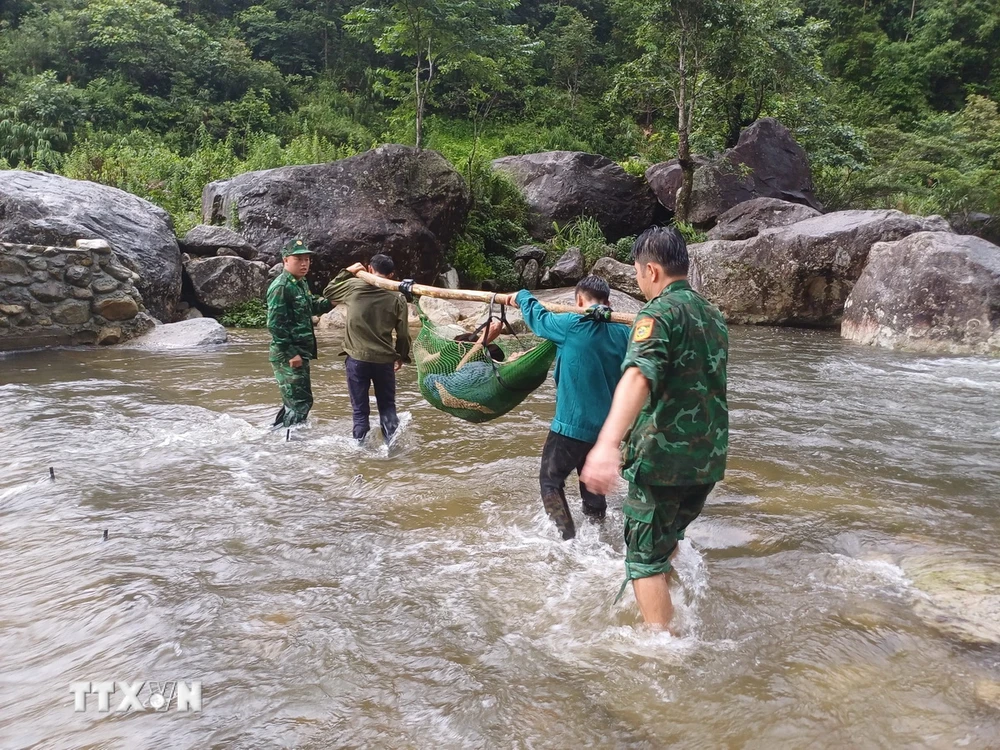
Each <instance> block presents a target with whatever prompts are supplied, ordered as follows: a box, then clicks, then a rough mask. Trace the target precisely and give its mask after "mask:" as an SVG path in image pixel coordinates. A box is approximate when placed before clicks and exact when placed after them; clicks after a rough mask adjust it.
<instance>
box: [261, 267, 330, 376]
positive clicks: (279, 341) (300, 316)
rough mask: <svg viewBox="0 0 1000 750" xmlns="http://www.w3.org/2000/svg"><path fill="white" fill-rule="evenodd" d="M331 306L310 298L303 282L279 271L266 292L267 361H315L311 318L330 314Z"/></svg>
mask: <svg viewBox="0 0 1000 750" xmlns="http://www.w3.org/2000/svg"><path fill="white" fill-rule="evenodd" d="M331 309H332V306H331V305H330V303H329V302H327V301H326V300H325V299H323V298H322V297H320V296H318V295H315V294H312V293H310V291H309V285H308V283H307V282H306V280H305V279H296V278H295V277H294V276H292V275H291V274H290V273H288V271H282V272H281V275H280V276H278V278H276V279H275V280H274V281H272V282H271V286H269V287H268V288H267V328H268V330H269V331H270V332H271V348H270V358H271V359H272V360H274V361H284V362H287V361H288V360H290V359H292V358H294V357H295V356H296V355H300V356H302V357H303V358H304V359H316V354H317V352H316V334H315V332H314V331H313V322H312V319H313V315H322V314H323V313H325V312H329V311H330V310H331Z"/></svg>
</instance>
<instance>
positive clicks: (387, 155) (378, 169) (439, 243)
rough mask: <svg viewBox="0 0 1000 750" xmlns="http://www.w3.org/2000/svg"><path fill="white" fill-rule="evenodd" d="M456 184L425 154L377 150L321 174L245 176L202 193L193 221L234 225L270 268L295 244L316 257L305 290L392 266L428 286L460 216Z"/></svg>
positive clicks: (317, 169)
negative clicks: (344, 274)
mask: <svg viewBox="0 0 1000 750" xmlns="http://www.w3.org/2000/svg"><path fill="white" fill-rule="evenodd" d="M468 205H469V194H468V189H467V187H466V185H465V180H464V179H463V178H462V176H461V175H460V174H459V173H458V172H456V171H455V170H454V169H453V168H452V167H451V165H450V164H448V162H447V161H446V160H445V159H444V157H442V156H441V155H440V154H438V153H437V152H435V151H417V150H416V149H414V148H410V147H409V146H397V145H389V146H381V147H379V148H376V149H373V150H371V151H368V152H366V153H364V154H359V155H357V156H352V157H350V158H349V159H342V160H341V161H336V162H331V163H329V164H313V165H308V166H295V167H281V168H279V169H268V170H265V171H262V172H249V173H247V174H243V175H239V176H238V177H234V178H232V179H230V180H220V181H218V182H213V183H210V184H209V185H207V186H205V189H204V191H203V192H202V219H203V221H204V222H205V223H206V224H222V223H226V222H229V221H231V219H232V218H233V217H236V219H237V221H238V222H239V231H240V234H241V235H242V236H243V237H244V238H245V239H246V240H247V241H248V242H250V244H252V245H254V246H255V247H257V249H258V251H259V253H260V259H261V260H262V261H264V262H266V263H267V264H269V265H270V264H272V263H275V262H277V260H278V259H279V255H280V251H281V247H282V246H283V245H284V244H285V243H286V242H287V241H288V240H290V239H292V238H295V237H300V238H301V239H302V240H303V241H304V242H305V243H306V244H307V245H308V246H309V247H310V249H312V250H314V251H316V253H317V255H316V257H315V258H314V260H313V267H312V269H311V270H310V272H309V280H310V281H311V282H312V286H313V288H314V289H317V290H319V289H321V288H322V287H323V286H324V285H325V284H326V283H327V282H328V281H329V280H330V278H332V276H333V275H334V274H336V273H337V272H338V271H339V270H340V269H342V268H344V267H346V266H349V265H351V264H352V263H354V262H356V261H360V262H363V263H367V262H368V261H369V259H370V258H371V256H373V255H375V254H376V253H386V254H388V255H390V256H392V258H393V260H394V261H395V263H396V272H397V276H399V277H400V278H404V277H412V278H414V279H416V280H417V281H418V282H421V283H424V284H432V283H433V282H434V280H435V279H436V278H437V274H438V272H439V271H440V270H441V268H442V267H443V266H444V258H445V252H446V250H447V248H448V245H449V243H450V242H451V239H452V237H453V236H454V235H455V233H456V232H457V231H458V229H459V228H460V227H461V225H462V223H463V222H464V220H465V215H466V213H467V211H468Z"/></svg>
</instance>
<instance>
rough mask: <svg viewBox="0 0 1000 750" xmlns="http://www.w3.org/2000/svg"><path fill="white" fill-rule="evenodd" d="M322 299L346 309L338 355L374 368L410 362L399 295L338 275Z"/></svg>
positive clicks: (406, 315)
mask: <svg viewBox="0 0 1000 750" xmlns="http://www.w3.org/2000/svg"><path fill="white" fill-rule="evenodd" d="M323 296H324V297H326V298H327V299H328V300H330V302H331V303H333V304H334V305H347V328H346V329H345V330H344V351H343V352H341V354H346V355H347V356H348V357H350V358H351V359H356V360H358V361H359V362H373V363H375V364H388V363H391V362H395V361H396V360H400V361H401V362H409V361H410V328H409V324H410V316H409V311H408V310H407V309H406V300H405V299H403V295H402V294H400V293H399V292H390V291H389V290H388V289H380V288H379V287H377V286H372V285H371V284H369V283H368V282H367V281H364V280H363V279H359V278H357V277H355V276H354V274H352V273H351V272H350V271H341V272H340V273H339V274H337V276H336V277H334V279H333V281H331V282H330V283H329V284H327V286H326V289H324V290H323ZM393 331H395V332H396V342H395V344H393V341H392V333H393Z"/></svg>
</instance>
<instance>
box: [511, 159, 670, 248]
mask: <svg viewBox="0 0 1000 750" xmlns="http://www.w3.org/2000/svg"><path fill="white" fill-rule="evenodd" d="M493 168H494V169H497V170H500V171H502V172H504V173H506V174H508V175H510V177H511V179H512V180H514V182H515V183H516V184H517V186H518V187H519V188H520V189H521V191H522V192H523V193H524V197H525V200H527V202H528V206H529V207H530V208H531V211H532V215H533V218H532V222H531V226H530V231H531V235H532V237H535V238H536V239H547V238H549V237H551V236H552V235H553V233H554V232H553V229H552V224H553V222H556V223H558V224H560V225H563V224H568V223H569V222H571V221H573V220H574V219H578V218H580V217H581V216H592V217H593V218H595V219H596V220H597V222H598V223H599V224H600V225H601V230H602V231H603V232H604V235H605V236H606V237H607V238H608V239H609V240H611V241H612V242H613V241H615V240H618V239H620V238H622V237H627V236H629V235H632V234H638V233H639V232H641V231H642V230H644V229H646V228H647V227H648V226H649V225H650V224H652V223H653V219H654V216H655V212H656V197H655V196H654V195H653V193H652V191H650V189H649V186H648V185H646V183H645V181H643V180H642V179H640V178H638V177H633V176H632V175H630V174H628V173H627V172H626V171H625V170H624V169H622V168H621V167H620V166H619V165H618V164H615V162H613V161H611V160H610V159H608V158H606V157H604V156H598V155H596V154H586V153H583V152H580V151H548V152H545V153H541V154H525V155H523V156H505V157H503V158H502V159H496V160H494V161H493Z"/></svg>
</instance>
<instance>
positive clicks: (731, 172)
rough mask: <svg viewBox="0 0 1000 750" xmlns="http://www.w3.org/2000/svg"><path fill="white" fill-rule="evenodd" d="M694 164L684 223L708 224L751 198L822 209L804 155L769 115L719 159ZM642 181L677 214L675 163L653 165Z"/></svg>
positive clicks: (679, 178) (751, 127) (741, 135)
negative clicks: (692, 182)
mask: <svg viewBox="0 0 1000 750" xmlns="http://www.w3.org/2000/svg"><path fill="white" fill-rule="evenodd" d="M696 162H700V165H699V166H698V167H697V168H696V170H695V173H694V184H693V186H692V194H691V213H690V214H689V215H688V221H689V222H691V223H692V224H695V225H697V226H711V225H713V224H715V222H716V221H717V219H718V218H719V216H721V215H722V214H723V213H725V212H726V211H728V210H729V209H730V208H732V207H733V206H736V205H738V204H740V203H743V202H745V201H748V200H752V199H754V198H780V199H781V200H785V201H789V202H792V203H801V204H803V205H806V206H810V207H811V208H815V209H816V210H821V209H822V206H821V205H820V204H819V201H818V200H816V194H815V188H814V187H813V181H812V173H811V171H810V169H809V159H808V157H807V156H806V152H805V151H804V150H803V149H802V147H801V146H800V145H799V144H798V143H796V141H795V139H794V138H793V137H792V134H791V133H790V132H789V130H788V128H786V127H785V126H784V125H782V124H781V123H780V122H778V121H777V120H775V119H774V118H772V117H765V118H763V119H760V120H757V122H755V123H754V124H753V125H751V126H750V127H748V128H746V129H745V130H744V131H743V132H742V133H741V134H740V140H739V142H738V143H737V144H736V146H735V147H734V148H731V149H728V150H727V151H725V152H724V153H723V154H722V155H721V156H720V157H718V158H717V159H713V160H711V161H710V162H707V163H706V162H705V161H704V157H701V158H700V159H696ZM646 180H647V182H649V185H650V187H651V188H652V189H653V192H654V193H655V194H656V197H657V198H658V199H659V201H660V203H661V204H663V206H664V207H665V208H667V209H668V210H670V211H675V210H676V207H677V190H678V189H679V188H680V185H681V182H680V180H681V176H680V167H679V166H678V165H677V164H676V160H673V161H670V162H664V163H663V164H654V165H653V166H652V167H650V168H649V169H648V170H646Z"/></svg>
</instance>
